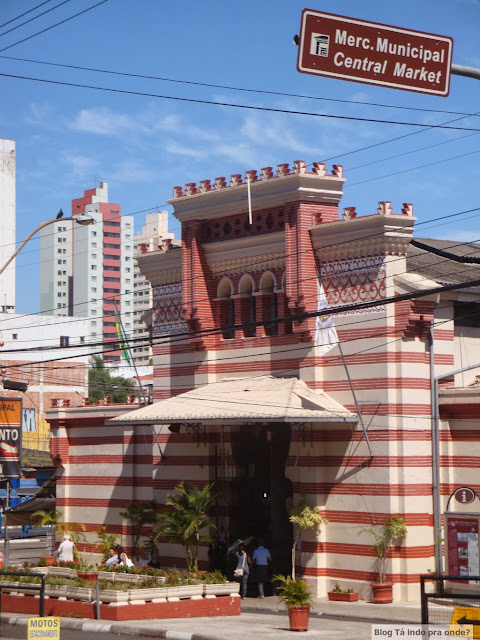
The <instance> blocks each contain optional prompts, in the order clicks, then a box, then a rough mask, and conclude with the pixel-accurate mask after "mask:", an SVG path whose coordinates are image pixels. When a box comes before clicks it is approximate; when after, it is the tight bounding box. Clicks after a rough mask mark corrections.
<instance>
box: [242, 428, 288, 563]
mask: <svg viewBox="0 0 480 640" xmlns="http://www.w3.org/2000/svg"><path fill="white" fill-rule="evenodd" d="M289 449H290V425H289V424H285V423H275V424H265V425H244V426H242V427H240V430H239V431H238V432H235V431H234V432H233V433H232V456H233V459H234V464H235V468H236V473H235V477H234V478H232V482H231V495H230V509H229V511H230V534H231V536H232V537H233V539H235V538H241V539H242V540H244V539H246V538H249V537H251V536H253V537H255V538H256V539H257V541H258V539H259V538H262V539H263V540H264V543H265V546H266V547H267V548H268V549H269V550H270V552H271V554H272V563H273V570H274V572H275V573H283V574H286V573H290V570H291V545H292V540H293V531H292V525H291V524H290V522H289V519H288V513H287V509H286V505H285V503H286V500H287V498H291V497H292V495H293V487H292V483H291V481H290V480H288V479H287V478H286V476H285V463H286V459H287V456H288V451H289Z"/></svg>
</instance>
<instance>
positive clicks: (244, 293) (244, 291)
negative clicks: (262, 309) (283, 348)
mask: <svg viewBox="0 0 480 640" xmlns="http://www.w3.org/2000/svg"><path fill="white" fill-rule="evenodd" d="M253 290H254V283H253V279H252V276H250V275H249V274H245V275H243V276H242V277H241V278H240V282H239V283H238V298H237V300H238V306H239V311H240V313H239V314H237V316H238V315H239V316H240V322H241V324H242V325H243V335H244V336H245V337H246V338H248V337H253V336H255V335H256V333H257V328H256V326H255V322H256V320H257V310H256V303H255V297H254V295H253Z"/></svg>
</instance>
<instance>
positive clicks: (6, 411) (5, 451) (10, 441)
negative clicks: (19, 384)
mask: <svg viewBox="0 0 480 640" xmlns="http://www.w3.org/2000/svg"><path fill="white" fill-rule="evenodd" d="M21 456H22V399H21V398H6V397H1V398H0V467H1V468H0V474H1V475H4V476H7V477H9V478H12V477H18V478H19V477H20V476H21V475H22V465H21Z"/></svg>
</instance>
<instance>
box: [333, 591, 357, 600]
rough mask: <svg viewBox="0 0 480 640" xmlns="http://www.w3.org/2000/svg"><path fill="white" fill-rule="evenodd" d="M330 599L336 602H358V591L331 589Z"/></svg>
mask: <svg viewBox="0 0 480 640" xmlns="http://www.w3.org/2000/svg"><path fill="white" fill-rule="evenodd" d="M328 599H329V600H333V601H336V602H356V601H357V600H358V593H357V592H356V591H354V592H353V593H352V592H350V593H346V592H345V591H329V592H328Z"/></svg>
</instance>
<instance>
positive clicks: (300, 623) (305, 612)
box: [288, 606, 310, 631]
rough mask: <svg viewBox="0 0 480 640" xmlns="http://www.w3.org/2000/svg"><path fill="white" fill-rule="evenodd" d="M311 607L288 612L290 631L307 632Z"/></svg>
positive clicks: (296, 608)
mask: <svg viewBox="0 0 480 640" xmlns="http://www.w3.org/2000/svg"><path fill="white" fill-rule="evenodd" d="M309 613H310V607H308V606H298V607H292V608H291V609H289V610H288V619H289V621H290V631H307V630H308V616H309Z"/></svg>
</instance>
